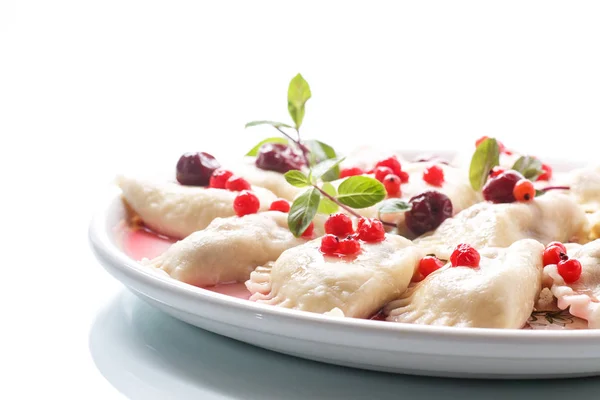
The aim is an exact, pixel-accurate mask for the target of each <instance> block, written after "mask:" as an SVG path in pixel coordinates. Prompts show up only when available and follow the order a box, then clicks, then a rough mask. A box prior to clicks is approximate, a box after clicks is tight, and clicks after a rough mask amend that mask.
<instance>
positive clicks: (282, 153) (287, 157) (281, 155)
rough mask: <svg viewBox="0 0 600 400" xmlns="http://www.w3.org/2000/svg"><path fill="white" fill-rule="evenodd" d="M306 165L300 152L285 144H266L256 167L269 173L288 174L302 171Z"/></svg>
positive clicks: (257, 157) (259, 154) (260, 150)
mask: <svg viewBox="0 0 600 400" xmlns="http://www.w3.org/2000/svg"><path fill="white" fill-rule="evenodd" d="M305 164H306V163H305V162H304V157H303V156H302V154H300V152H298V151H296V150H295V149H293V148H292V147H290V146H288V145H287V144H283V143H265V144H263V145H262V146H261V147H260V149H259V150H258V155H257V156H256V166H257V167H258V168H260V169H265V170H268V171H276V172H281V173H286V172H288V171H291V170H293V169H298V170H300V169H302V167H303V166H304V165H305Z"/></svg>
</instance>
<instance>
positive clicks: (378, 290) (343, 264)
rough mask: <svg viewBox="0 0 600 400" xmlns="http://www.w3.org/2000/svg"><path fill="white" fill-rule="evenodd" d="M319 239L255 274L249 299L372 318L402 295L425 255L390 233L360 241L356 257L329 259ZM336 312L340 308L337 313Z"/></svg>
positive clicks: (251, 279) (249, 283)
mask: <svg viewBox="0 0 600 400" xmlns="http://www.w3.org/2000/svg"><path fill="white" fill-rule="evenodd" d="M320 243H321V241H320V239H317V240H313V241H310V242H308V243H306V244H303V245H301V246H298V247H294V248H293V249H290V250H287V251H285V252H284V253H283V254H282V255H281V256H280V257H279V258H278V259H277V261H276V262H274V263H272V264H270V265H266V266H264V267H259V268H257V269H256V270H255V271H254V272H252V274H251V276H250V280H249V281H248V282H247V283H246V287H247V288H248V290H250V292H251V293H253V295H252V297H251V298H250V299H251V300H255V301H257V302H259V303H266V304H272V305H277V306H280V307H286V308H293V309H296V310H303V311H311V312H315V313H327V312H332V313H333V314H334V315H340V314H341V313H343V315H345V316H346V317H356V318H368V317H370V316H372V315H373V314H375V313H376V312H377V311H378V310H379V309H380V308H381V307H382V306H383V305H384V304H386V303H387V302H389V301H390V300H392V299H393V298H395V297H397V296H398V295H399V294H400V293H402V292H403V291H404V290H405V289H406V288H407V287H408V284H409V282H410V279H411V277H412V275H413V272H414V270H415V267H416V265H417V263H418V262H419V259H420V258H421V256H422V254H421V253H420V252H419V251H418V250H417V249H416V248H415V247H414V246H412V244H411V242H410V241H409V240H407V239H404V238H402V237H399V236H389V235H386V239H385V240H384V241H383V242H379V243H372V244H369V243H362V244H361V246H362V253H360V254H359V255H357V256H356V257H343V258H338V257H335V256H325V255H323V254H322V253H321V252H320V251H319V246H320ZM335 308H337V309H339V310H335Z"/></svg>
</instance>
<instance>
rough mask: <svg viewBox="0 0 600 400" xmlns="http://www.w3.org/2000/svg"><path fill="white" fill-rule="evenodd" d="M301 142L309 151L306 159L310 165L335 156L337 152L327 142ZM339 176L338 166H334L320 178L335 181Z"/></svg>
mask: <svg viewBox="0 0 600 400" xmlns="http://www.w3.org/2000/svg"><path fill="white" fill-rule="evenodd" d="M303 144H304V145H305V146H306V147H308V149H309V150H310V153H309V154H308V160H309V162H310V165H317V164H319V163H321V162H323V161H325V160H330V159H332V158H337V153H336V152H335V150H334V149H333V147H331V146H330V145H328V144H327V143H323V142H321V141H318V140H305V141H303ZM339 178H340V168H339V167H338V166H336V167H335V168H334V169H332V170H331V171H329V172H328V173H326V174H325V175H323V177H322V179H323V181H325V182H331V181H335V180H336V179H339Z"/></svg>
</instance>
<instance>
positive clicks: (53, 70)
mask: <svg viewBox="0 0 600 400" xmlns="http://www.w3.org/2000/svg"><path fill="white" fill-rule="evenodd" d="M599 20H600V4H599V3H598V2H592V1H588V2H585V1H578V2H565V1H563V2H555V1H514V2H513V1H497V2H496V1H494V2H490V1H485V2H484V1H472V2H467V1H452V2H450V1H441V2H430V1H418V2H402V3H400V2H383V1H381V2H371V1H362V2H352V1H344V2H341V1H340V2H334V1H330V2H324V1H297V2H287V1H272V2H266V1H246V2H242V1H239V2H234V1H219V2H201V1H147V0H146V1H112V0H105V1H42V0H40V1H27V0H23V1H18V2H17V1H13V0H0V137H1V138H2V140H1V142H0V167H1V169H0V171H2V172H1V174H2V175H1V177H2V190H1V191H0V205H1V208H0V210H2V212H1V214H0V215H2V218H0V235H1V237H2V241H1V243H2V245H1V247H0V248H1V250H2V257H1V258H0V260H2V262H1V263H0V268H2V275H0V276H1V277H0V298H1V299H2V301H1V302H0V304H1V307H2V308H1V313H2V325H1V328H0V339H1V340H0V365H2V367H3V368H2V369H3V370H4V371H3V372H2V375H3V379H2V384H1V385H0V392H5V391H6V393H7V394H8V393H11V392H12V393H18V394H17V395H15V394H13V395H12V396H0V397H3V398H4V397H6V398H19V397H23V398H25V397H31V396H42V395H48V396H49V395H56V394H58V393H62V397H63V398H84V397H86V398H89V397H91V396H92V395H93V397H96V396H97V397H98V398H109V397H111V396H113V395H116V390H115V389H113V388H112V387H111V386H110V385H109V384H108V383H107V382H106V381H104V379H103V378H102V376H101V375H100V374H99V373H98V372H97V371H96V370H95V367H94V365H93V363H92V360H91V358H90V356H89V353H88V349H87V342H88V331H89V327H90V324H91V323H92V322H93V320H94V318H95V315H96V310H97V309H98V308H99V307H101V306H102V305H103V304H104V303H105V302H106V301H107V299H108V298H110V297H111V295H112V294H113V293H115V292H116V291H118V290H120V286H119V285H118V284H117V283H116V282H114V281H113V280H112V279H111V278H110V277H108V275H106V274H105V273H104V272H103V271H102V270H101V269H100V268H99V267H98V265H97V264H96V262H95V261H94V260H93V257H92V256H91V253H90V251H89V249H88V244H87V238H86V227H87V223H88V221H89V218H90V216H91V213H92V212H93V210H94V207H95V205H96V204H95V202H96V199H97V197H98V196H99V194H101V193H102V192H103V190H104V189H105V188H106V186H107V185H108V184H109V183H110V181H111V179H112V177H113V176H114V174H115V173H117V172H118V171H121V170H123V169H126V168H131V167H135V166H138V167H139V166H144V167H146V166H148V167H154V168H155V167H156V165H163V164H165V165H167V167H168V168H172V165H174V163H175V161H176V159H177V157H178V156H179V154H180V153H181V152H184V151H188V150H207V151H213V152H216V153H218V154H223V153H230V154H242V152H243V151H244V150H246V149H247V148H248V147H250V146H251V145H252V144H254V142H257V141H258V140H259V139H261V138H262V137H264V136H265V135H266V134H268V133H270V131H268V130H266V128H265V129H263V130H261V129H260V128H256V129H255V130H244V129H243V126H244V123H245V122H247V121H249V120H252V119H279V120H284V121H287V118H288V117H287V114H286V103H285V95H286V89H287V83H288V81H289V79H290V78H291V77H292V76H293V75H295V74H296V73H297V72H301V73H302V74H303V75H304V77H305V78H306V79H307V80H308V81H309V83H310V84H311V88H312V92H313V98H312V99H311V100H310V101H309V103H308V105H307V112H306V117H305V125H304V128H305V135H306V136H312V137H319V138H322V139H324V140H326V141H329V142H333V143H343V142H346V143H347V141H355V142H366V141H373V142H376V143H379V144H382V145H388V144H390V145H393V146H394V147H397V148H398V147H400V148H401V147H407V148H418V147H424V146H429V147H431V146H433V147H434V148H448V147H451V148H454V147H461V146H473V144H472V143H473V141H474V140H475V139H476V138H477V137H479V136H481V135H483V134H487V135H494V136H496V137H498V138H499V139H501V140H502V141H503V142H505V143H506V144H507V145H509V147H518V148H520V149H523V150H524V151H527V152H531V153H534V154H554V155H564V156H565V157H582V158H590V157H593V156H595V154H596V149H595V147H597V142H598V139H597V138H598V132H599V131H600V119H599V118H598V115H599V113H598V110H599V109H600V51H599V41H600V23H598V21H599ZM590 138H592V140H591V142H594V143H596V145H591V144H590ZM345 147H347V146H345ZM5 368H6V369H5ZM13 391H17V392H13Z"/></svg>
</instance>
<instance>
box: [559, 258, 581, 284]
mask: <svg viewBox="0 0 600 400" xmlns="http://www.w3.org/2000/svg"><path fill="white" fill-rule="evenodd" d="M557 270H558V273H559V275H560V276H562V278H563V279H564V281H565V283H573V282H576V281H577V280H579V278H581V263H580V262H579V261H577V260H575V259H574V258H570V259H568V260H562V261H560V262H559V263H558V265H557Z"/></svg>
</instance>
